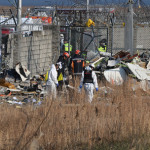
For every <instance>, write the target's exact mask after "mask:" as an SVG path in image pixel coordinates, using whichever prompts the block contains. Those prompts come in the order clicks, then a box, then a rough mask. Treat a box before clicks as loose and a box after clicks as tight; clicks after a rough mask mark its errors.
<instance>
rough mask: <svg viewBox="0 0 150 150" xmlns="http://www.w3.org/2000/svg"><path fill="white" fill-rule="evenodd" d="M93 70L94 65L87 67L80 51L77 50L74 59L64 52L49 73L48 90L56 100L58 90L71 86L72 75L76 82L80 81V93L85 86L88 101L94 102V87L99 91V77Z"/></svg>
mask: <svg viewBox="0 0 150 150" xmlns="http://www.w3.org/2000/svg"><path fill="white" fill-rule="evenodd" d="M93 69H94V66H93V65H89V66H85V60H84V59H83V58H82V57H81V51H80V50H76V51H75V54H74V56H73V57H70V55H69V53H68V52H67V51H64V52H63V54H62V55H60V56H59V58H58V60H57V62H56V64H52V65H51V69H50V71H48V73H47V78H46V85H47V86H46V90H47V91H48V93H49V94H50V95H51V96H53V98H54V99H56V96H57V89H58V90H63V85H64V84H65V85H68V84H69V75H72V79H73V80H74V81H75V79H76V78H79V79H80V85H79V91H81V89H82V87H83V86H84V89H85V93H86V96H87V98H86V99H87V100H88V101H89V102H92V99H93V92H94V87H95V89H96V91H98V83H97V77H96V74H95V72H94V71H93Z"/></svg>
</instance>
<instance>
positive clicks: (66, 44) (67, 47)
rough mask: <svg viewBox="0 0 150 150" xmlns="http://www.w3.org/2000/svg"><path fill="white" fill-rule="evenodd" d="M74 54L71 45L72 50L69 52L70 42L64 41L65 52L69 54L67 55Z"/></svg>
mask: <svg viewBox="0 0 150 150" xmlns="http://www.w3.org/2000/svg"><path fill="white" fill-rule="evenodd" d="M69 51H70V53H71V52H72V45H71V44H70V50H69V43H68V41H64V45H63V52H67V53H69Z"/></svg>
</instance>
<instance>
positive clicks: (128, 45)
mask: <svg viewBox="0 0 150 150" xmlns="http://www.w3.org/2000/svg"><path fill="white" fill-rule="evenodd" d="M128 4H129V9H128V14H127V18H126V24H125V35H126V36H125V49H126V50H130V53H131V55H133V53H134V51H133V0H129V1H128Z"/></svg>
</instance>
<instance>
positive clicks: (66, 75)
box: [57, 52, 70, 85]
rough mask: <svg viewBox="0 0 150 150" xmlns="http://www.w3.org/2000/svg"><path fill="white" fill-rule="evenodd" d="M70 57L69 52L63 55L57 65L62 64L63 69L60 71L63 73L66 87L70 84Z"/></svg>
mask: <svg viewBox="0 0 150 150" xmlns="http://www.w3.org/2000/svg"><path fill="white" fill-rule="evenodd" d="M69 57H70V55H69V54H68V53H67V52H64V53H63V55H61V56H59V58H58V60H57V63H59V62H60V63H61V65H62V69H61V70H59V73H61V72H62V75H63V81H64V82H65V84H66V85H68V84H69V71H68V59H69Z"/></svg>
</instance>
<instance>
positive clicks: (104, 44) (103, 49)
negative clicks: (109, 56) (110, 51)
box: [98, 39, 107, 52]
mask: <svg viewBox="0 0 150 150" xmlns="http://www.w3.org/2000/svg"><path fill="white" fill-rule="evenodd" d="M99 44H100V46H99V48H98V50H99V51H100V52H106V50H107V41H106V39H102V40H101V41H100V42H99Z"/></svg>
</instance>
